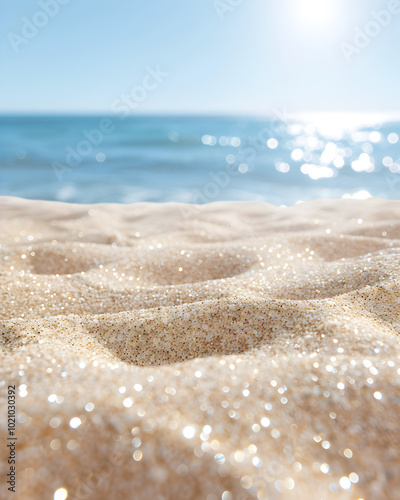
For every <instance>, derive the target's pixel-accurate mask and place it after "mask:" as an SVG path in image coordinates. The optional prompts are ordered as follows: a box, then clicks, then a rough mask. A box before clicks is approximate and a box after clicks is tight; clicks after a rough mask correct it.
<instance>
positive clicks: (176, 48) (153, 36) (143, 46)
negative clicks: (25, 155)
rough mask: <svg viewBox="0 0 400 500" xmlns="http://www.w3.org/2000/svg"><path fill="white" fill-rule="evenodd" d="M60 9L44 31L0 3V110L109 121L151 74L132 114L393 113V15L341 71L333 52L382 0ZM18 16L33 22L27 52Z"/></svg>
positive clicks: (150, 1) (34, 4)
mask: <svg viewBox="0 0 400 500" xmlns="http://www.w3.org/2000/svg"><path fill="white" fill-rule="evenodd" d="M54 1H56V0H43V2H44V3H46V2H49V3H52V2H54ZM60 1H61V0H60ZM63 1H64V2H66V3H65V5H59V11H58V13H57V14H56V15H55V16H54V17H52V18H50V19H49V20H48V22H46V20H45V18H44V17H43V15H41V14H38V12H39V11H42V10H43V7H41V6H40V2H38V1H36V0H35V1H33V0H18V1H10V0H7V1H6V0H4V1H1V4H0V40H1V43H0V63H1V79H0V112H1V113H9V112H82V113H83V112H91V113H93V112H95V113H105V112H110V111H111V105H112V103H113V102H115V100H116V99H119V98H120V96H121V95H122V94H124V93H125V94H126V93H129V92H130V90H131V89H132V88H133V87H134V86H135V85H140V84H141V83H142V80H143V77H144V76H145V74H146V71H147V70H146V68H147V67H149V66H150V67H153V68H155V67H156V66H157V65H159V67H160V68H161V70H163V71H164V72H167V73H168V75H169V76H168V77H167V78H165V80H164V81H163V82H162V83H160V84H159V86H158V87H157V88H156V89H154V90H151V91H149V92H148V95H147V96H146V98H145V99H144V101H143V102H141V103H140V105H138V106H137V109H135V111H134V112H138V113H141V114H142V113H147V112H151V113H220V114H226V113H229V114H232V113H238V114H253V113H257V114H268V113H269V112H270V111H271V110H272V109H273V108H274V107H277V106H280V107H281V106H286V107H287V108H288V109H290V110H291V111H326V110H335V111H337V110H346V111H377V112H382V111H400V92H399V81H400V57H399V49H400V13H395V14H391V19H387V18H386V17H385V15H383V18H382V19H383V21H382V20H381V24H375V25H374V26H371V25H370V29H372V31H374V30H375V31H376V35H375V36H374V38H373V39H371V41H370V43H368V44H367V45H366V47H365V48H363V49H362V50H359V53H357V54H353V55H352V56H350V59H351V60H350V62H348V61H347V60H346V58H345V56H344V53H343V50H342V48H341V44H342V43H343V42H346V43H348V44H354V37H355V35H356V28H357V26H358V27H359V28H360V29H361V30H362V31H365V29H367V26H368V23H371V22H375V21H374V11H379V10H382V9H386V10H387V9H388V6H389V4H390V0H388V1H382V0H351V1H349V0H243V1H242V2H240V0H235V1H233V0H215V1H214V0H69V2H68V1H67V0H63ZM230 3H232V4H233V3H237V4H238V5H237V6H236V7H230ZM224 8H225V10H224ZM399 11H400V8H399ZM22 18H27V19H28V21H32V20H33V19H35V20H36V22H37V23H39V24H41V23H43V24H44V26H43V27H39V28H38V29H37V33H35V34H34V35H33V36H32V37H31V38H30V39H29V40H28V39H26V38H25V39H26V40H27V42H28V43H25V42H21V39H20V38H15V37H14V35H13V34H15V35H17V36H22V35H21V33H22V31H21V30H22V27H23V26H24V23H25V22H26V21H23V20H22ZM382 24H387V26H382ZM377 27H378V29H377ZM10 34H11V35H10ZM10 37H11V38H12V37H14V42H13V43H14V47H16V49H17V50H18V51H17V52H15V50H14V49H13V44H12V42H11V41H10ZM364 44H365V40H364ZM357 51H358V49H357Z"/></svg>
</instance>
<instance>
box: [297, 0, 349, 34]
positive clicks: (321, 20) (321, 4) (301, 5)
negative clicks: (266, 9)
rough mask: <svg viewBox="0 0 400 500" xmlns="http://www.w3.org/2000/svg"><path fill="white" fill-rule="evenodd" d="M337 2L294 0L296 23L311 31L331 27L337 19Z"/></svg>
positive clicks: (335, 0) (327, 0)
mask: <svg viewBox="0 0 400 500" xmlns="http://www.w3.org/2000/svg"><path fill="white" fill-rule="evenodd" d="M338 4H339V2H338V0H294V2H293V3H292V5H293V9H294V15H295V18H296V23H297V24H298V25H300V27H302V28H304V29H309V30H312V31H315V30H316V31H320V30H325V29H328V28H332V27H334V26H335V25H337V22H338V20H339V8H338Z"/></svg>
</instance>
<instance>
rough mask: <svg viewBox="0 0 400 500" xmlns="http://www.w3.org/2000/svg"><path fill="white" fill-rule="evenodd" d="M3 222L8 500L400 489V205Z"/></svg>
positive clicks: (30, 217)
mask: <svg viewBox="0 0 400 500" xmlns="http://www.w3.org/2000/svg"><path fill="white" fill-rule="evenodd" d="M0 217H1V219H0V241H1V248H0V251H1V253H0V283H1V304H0V318H1V333H2V354H1V376H0V384H1V389H2V390H1V408H0V410H1V415H2V416H1V436H2V439H1V444H0V446H2V447H3V450H2V453H1V461H2V468H3V469H4V470H6V469H7V467H8V465H7V463H6V459H7V457H6V453H5V452H4V451H5V450H6V443H7V436H8V432H7V419H6V418H5V417H6V413H7V407H6V393H7V387H8V386H9V385H12V384H15V385H16V388H17V392H18V393H19V398H18V405H17V411H18V422H19V423H18V428H17V438H18V444H17V458H18V461H17V478H18V482H17V493H16V494H13V493H11V492H9V491H8V490H7V486H8V485H7V484H6V483H5V480H4V477H5V476H4V475H2V481H1V485H0V498H1V499H8V498H13V499H16V498H17V499H18V500H19V499H23V500H25V499H26V500H46V499H49V500H53V499H54V500H64V499H65V498H68V499H78V500H81V499H95V500H103V499H104V500H119V499H121V500H122V499H124V500H125V499H127V500H130V499H134V500H142V499H143V500H147V499H156V500H163V499H165V500H167V499H168V500H169V499H171V500H188V499H205V500H217V499H222V500H236V499H241V500H245V499H250V498H258V499H259V500H273V499H285V500H286V499H296V500H303V499H306V500H314V499H315V500H319V499H323V500H325V499H330V498H335V499H359V498H363V499H365V500H381V499H382V500H384V499H396V498H400V426H399V422H400V420H399V409H400V344H399V334H400V258H399V257H400V202H398V201H384V200H378V199H369V200H366V201H354V200H319V201H314V202H307V203H303V204H300V205H297V206H295V207H291V208H278V207H274V206H271V205H268V204H263V203H237V202H234V203H233V202H232V203H230V202H229V203H228V202H226V203H225V202H224V203H212V204H209V205H204V206H201V207H198V206H197V207H193V206H188V205H187V206H186V205H180V204H151V203H138V204H133V205H112V204H101V205H90V206H89V205H69V204H64V203H53V202H42V201H27V200H22V199H17V198H0ZM3 452H4V453H3ZM3 469H2V470H3ZM66 495H68V496H66Z"/></svg>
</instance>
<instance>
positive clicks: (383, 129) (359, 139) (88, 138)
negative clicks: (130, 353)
mask: <svg viewBox="0 0 400 500" xmlns="http://www.w3.org/2000/svg"><path fill="white" fill-rule="evenodd" d="M399 136H400V122H395V121H391V122H381V123H375V124H369V125H360V124H356V123H351V122H349V121H347V120H345V119H344V118H340V117H339V118H336V119H333V118H327V119H325V121H324V122H323V121H320V122H318V121H317V122H310V121H304V120H300V119H298V118H296V119H294V118H292V117H287V116H286V115H285V114H284V113H277V114H276V116H274V117H273V118H270V119H268V120H264V119H259V118H240V117H237V118H235V117H194V116H193V117H182V116H176V117H174V116H171V117H166V116H163V117H155V116H132V117H129V118H125V119H122V118H121V117H118V116H104V117H103V116H2V117H0V195H3V196H4V195H5V196H18V197H23V198H29V199H43V200H56V201H64V202H72V203H102V202H113V203H133V202H137V201H151V202H168V201H177V202H185V203H207V202H211V201H221V200H242V201H244V200H255V201H266V202H268V203H272V204H275V205H293V204H295V203H297V202H300V201H305V200H312V199H316V198H349V197H353V198H361V199H362V198H368V197H370V196H375V197H380V198H387V199H399V198H400V152H399V144H400V143H399Z"/></svg>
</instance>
